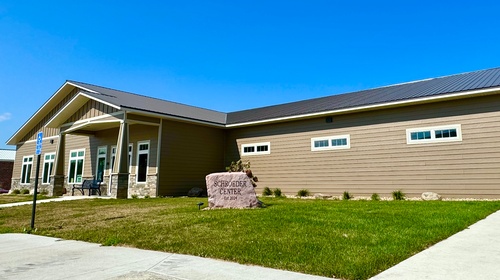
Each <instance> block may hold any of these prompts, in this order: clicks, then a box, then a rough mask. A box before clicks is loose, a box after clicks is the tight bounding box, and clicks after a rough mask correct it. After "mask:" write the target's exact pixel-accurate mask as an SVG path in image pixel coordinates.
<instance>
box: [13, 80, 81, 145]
mask: <svg viewBox="0 0 500 280" xmlns="http://www.w3.org/2000/svg"><path fill="white" fill-rule="evenodd" d="M67 85H71V86H76V85H74V84H72V83H69V82H65V83H64V84H63V85H62V86H61V87H60V88H59V89H58V90H57V91H56V92H55V93H54V94H52V96H51V97H50V98H49V99H48V100H47V101H45V103H43V105H42V106H41V107H40V108H39V109H38V110H37V111H36V112H35V113H34V114H33V115H32V116H31V117H30V118H29V119H28V120H27V121H26V122H25V123H24V124H23V125H22V126H21V128H19V129H18V130H17V131H16V132H15V133H14V134H13V135H12V136H11V137H10V138H9V140H7V142H5V143H6V144H7V145H15V143H12V144H9V143H10V142H11V141H13V140H14V138H15V137H16V136H17V135H18V134H19V133H21V131H23V130H24V128H25V127H26V126H27V125H28V124H29V123H30V122H31V121H32V120H33V119H34V118H35V117H36V116H37V115H38V113H40V112H41V111H43V109H45V107H46V106H48V104H49V103H50V102H51V101H52V100H53V99H54V98H55V97H56V96H57V95H59V93H60V92H61V91H62V90H63V89H64V88H65V87H66V86H67Z"/></svg>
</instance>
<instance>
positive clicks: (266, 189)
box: [262, 187, 273, 196]
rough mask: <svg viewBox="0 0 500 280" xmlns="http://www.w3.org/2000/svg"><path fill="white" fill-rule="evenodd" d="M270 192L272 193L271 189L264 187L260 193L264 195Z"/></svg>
mask: <svg viewBox="0 0 500 280" xmlns="http://www.w3.org/2000/svg"><path fill="white" fill-rule="evenodd" d="M272 194H273V191H272V190H271V189H270V188H268V187H265V188H264V190H263V191H262V195H264V196H267V195H272Z"/></svg>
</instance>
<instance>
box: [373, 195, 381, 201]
mask: <svg viewBox="0 0 500 280" xmlns="http://www.w3.org/2000/svg"><path fill="white" fill-rule="evenodd" d="M372 200H373V201H379V200H380V196H379V195H378V193H374V194H372Z"/></svg>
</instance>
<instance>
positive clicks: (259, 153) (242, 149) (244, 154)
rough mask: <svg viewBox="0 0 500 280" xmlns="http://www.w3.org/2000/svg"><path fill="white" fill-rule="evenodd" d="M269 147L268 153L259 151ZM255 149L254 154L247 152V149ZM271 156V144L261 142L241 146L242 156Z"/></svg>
mask: <svg viewBox="0 0 500 280" xmlns="http://www.w3.org/2000/svg"><path fill="white" fill-rule="evenodd" d="M259 146H267V151H257V147H259ZM249 147H253V148H254V151H253V152H245V148H249ZM269 154H271V142H261V143H251V144H242V145H241V155H242V156H254V155H269Z"/></svg>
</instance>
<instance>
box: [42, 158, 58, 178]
mask: <svg viewBox="0 0 500 280" xmlns="http://www.w3.org/2000/svg"><path fill="white" fill-rule="evenodd" d="M51 155H54V159H49V160H46V159H45V157H47V156H51ZM55 157H56V153H45V154H44V155H43V168H42V185H50V175H51V174H50V173H49V174H47V175H48V176H49V178H48V179H49V180H48V182H46V183H44V182H43V174H45V163H46V162H49V163H50V162H52V170H54V163H55Z"/></svg>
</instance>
